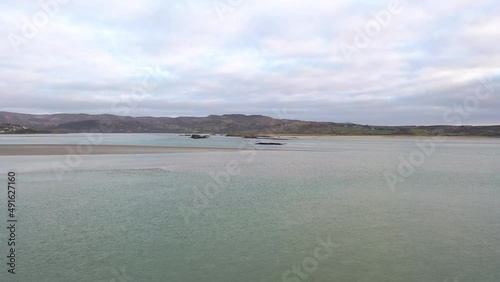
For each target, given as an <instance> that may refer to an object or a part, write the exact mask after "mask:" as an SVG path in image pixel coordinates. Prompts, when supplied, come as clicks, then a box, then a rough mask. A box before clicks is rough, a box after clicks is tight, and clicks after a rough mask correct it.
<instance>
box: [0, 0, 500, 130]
mask: <svg viewBox="0 0 500 282" xmlns="http://www.w3.org/2000/svg"><path fill="white" fill-rule="evenodd" d="M499 14H500V2H498V1H493V0H488V1H484V0H442V1H430V0H423V1H373V0H372V1H367V0H366V1H343V0H339V1H332V0H328V1H327V0H316V1H306V0H265V1H264V0H206V1H202V0H177V1H164V0H141V1H139V0H137V1H134V0H128V1H123V0H108V1H96V0H85V1H78V0H39V1H19V0H2V1H1V2H0V34H1V36H3V39H4V40H1V41H0V42H1V43H0V95H1V98H2V99H1V101H2V102H1V103H0V111H12V112H21V113H32V114H47V113H89V114H101V113H108V114H116V115H130V116H169V117H176V116H207V115H211V114H236V113H237V114H259V115H266V116H271V117H275V118H284V119H300V120H313V121H332V122H354V123H360V124H372V125H429V124H455V125H461V124H473V125H486V124H500V111H499V109H500V49H499V47H498V46H499V45H500V28H499V27H500V17H498V15H499Z"/></svg>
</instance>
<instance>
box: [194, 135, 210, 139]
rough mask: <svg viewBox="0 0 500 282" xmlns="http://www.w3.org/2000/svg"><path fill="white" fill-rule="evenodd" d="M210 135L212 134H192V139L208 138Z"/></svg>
mask: <svg viewBox="0 0 500 282" xmlns="http://www.w3.org/2000/svg"><path fill="white" fill-rule="evenodd" d="M208 137H210V135H201V134H192V135H191V138H192V139H207V138H208Z"/></svg>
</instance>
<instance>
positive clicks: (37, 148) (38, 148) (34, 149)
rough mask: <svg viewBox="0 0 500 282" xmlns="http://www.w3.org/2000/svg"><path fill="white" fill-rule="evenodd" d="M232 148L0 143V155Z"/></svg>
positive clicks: (104, 153) (144, 152) (186, 150)
mask: <svg viewBox="0 0 500 282" xmlns="http://www.w3.org/2000/svg"><path fill="white" fill-rule="evenodd" d="M236 150H240V149H236V148H235V149H233V148H201V147H161V146H128V145H89V146H86V145H82V146H79V145H0V156H23V155H24V156H29V155H106V154H167V153H189V152H203V151H206V152H213V151H236Z"/></svg>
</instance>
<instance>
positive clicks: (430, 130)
mask: <svg viewBox="0 0 500 282" xmlns="http://www.w3.org/2000/svg"><path fill="white" fill-rule="evenodd" d="M0 123H2V124H18V125H21V126H25V127H27V128H30V129H33V130H35V133H36V132H37V131H36V130H39V131H47V132H52V133H81V132H89V133H90V132H105V133H127V132H130V133H213V134H231V135H256V134H258V135H280V134H281V135H287V134H290V135H291V134H296V135H300V134H304V135H408V136H428V135H437V134H444V135H449V136H492V137H500V125H497V126H446V125H436V126H370V125H359V124H353V123H335V122H313V121H300V120H289V119H274V118H271V117H268V116H262V115H240V114H229V115H210V116H208V117H177V118H169V117H129V116H115V115H88V114H52V115H31V114H20V113H11V112H0Z"/></svg>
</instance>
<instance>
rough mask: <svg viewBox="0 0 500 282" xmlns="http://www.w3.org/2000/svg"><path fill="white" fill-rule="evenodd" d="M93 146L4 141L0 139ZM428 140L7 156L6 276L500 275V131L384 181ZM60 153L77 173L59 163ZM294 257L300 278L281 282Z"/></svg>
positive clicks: (143, 139) (181, 140) (0, 237)
mask: <svg viewBox="0 0 500 282" xmlns="http://www.w3.org/2000/svg"><path fill="white" fill-rule="evenodd" d="M82 140H85V138H84V137H82V135H78V134H75V135H57V136H54V135H46V136H8V137H3V136H2V137H0V144H68V143H72V144H78V143H79V142H85V141H82ZM423 140H426V139H414V138H375V137H373V138H369V137H316V138H311V137H307V138H306V137H301V138H297V139H292V140H287V141H285V142H286V143H287V144H286V146H284V147H283V148H279V149H278V150H276V151H275V150H270V149H268V148H265V149H257V150H255V151H248V150H247V151H238V150H235V151H225V152H195V153H173V154H163V155H92V156H85V157H82V159H81V160H78V159H77V160H75V159H73V160H71V159H67V157H65V156H21V157H0V171H1V175H2V176H1V179H2V183H4V184H3V185H4V186H5V185H6V172H7V171H8V170H10V169H14V170H16V172H17V179H18V180H17V190H18V199H17V201H18V211H17V213H18V217H19V223H18V226H19V227H18V230H17V237H18V238H17V242H18V250H17V255H18V258H17V262H18V266H17V269H16V270H17V274H16V275H15V276H13V275H10V274H8V273H7V272H6V270H7V266H6V256H5V255H4V254H5V251H6V250H7V246H6V242H5V239H6V236H7V234H6V230H5V228H2V229H1V230H0V250H1V254H2V255H1V256H0V281H2V282H3V281H47V282H49V281H50V282H59V281H61V282H66V281H103V282H104V281H105V282H108V281H109V282H111V281H182V282H185V281H206V282H223V281H228V282H229V281H253V282H255V281H256V282H267V281H269V282H270V281H290V282H298V281H316V282H320V281H321V282H329V281H360V282H361V281H380V282H383V281H384V282H385V281H422V282H423V281H436V282H444V281H450V282H451V281H457V282H461V281H491V282H498V281H500V173H499V171H500V142H499V141H500V140H499V139H472V138H467V139H456V138H454V139H449V140H447V141H446V142H444V143H442V144H439V145H437V146H436V149H435V151H434V152H433V153H432V154H430V156H426V157H425V159H424V162H423V164H421V165H419V166H416V167H415V168H414V169H415V171H414V172H413V173H412V174H411V175H408V176H406V177H404V178H403V181H401V182H398V183H397V184H396V185H395V186H394V187H392V188H391V187H390V186H389V185H388V183H387V181H386V178H385V176H384V175H385V174H387V173H388V172H390V173H393V174H395V175H399V173H398V165H399V164H400V163H401V159H400V158H401V157H403V158H406V159H408V158H409V156H410V154H412V153H413V152H415V151H416V150H418V148H419V147H418V146H417V145H416V142H422V141H423ZM247 141H248V140H244V139H240V138H226V137H219V136H216V137H212V138H211V139H209V140H190V139H189V138H187V137H182V136H178V135H171V134H131V135H122V134H109V135H106V136H105V137H104V139H103V141H102V142H103V144H126V145H151V146H197V147H199V146H206V147H230V148H238V147H248V148H252V147H253V146H252V143H251V142H247ZM69 161H73V163H71V164H72V165H70V163H68V162H69ZM54 163H59V164H62V165H66V166H67V167H69V169H68V170H66V171H64V172H61V171H58V172H55V171H54V170H53V168H52V167H53V165H54ZM3 191H4V192H3V193H1V194H0V211H2V212H0V222H3V224H2V226H4V225H6V220H7V218H6V216H7V212H6V192H5V189H3ZM328 238H329V239H328ZM328 240H329V241H330V242H329V244H327V245H328V247H329V249H328V250H325V249H324V248H323V247H322V246H323V245H324V244H325V241H328ZM317 248H321V252H320V254H321V256H323V257H322V258H323V259H322V260H321V261H318V260H317V259H314V257H315V256H314V253H315V250H316V249H317ZM326 254H327V256H326ZM324 255H325V256H324ZM315 262H316V264H315ZM294 267H295V268H296V270H297V269H298V273H299V274H293V273H292V274H289V275H285V278H288V280H286V279H285V280H283V274H284V273H286V271H287V270H289V271H290V272H292V271H293V270H294ZM306 270H308V271H309V272H308V271H306Z"/></svg>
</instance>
